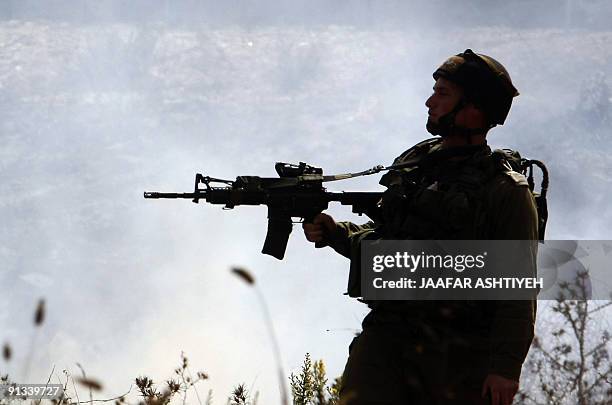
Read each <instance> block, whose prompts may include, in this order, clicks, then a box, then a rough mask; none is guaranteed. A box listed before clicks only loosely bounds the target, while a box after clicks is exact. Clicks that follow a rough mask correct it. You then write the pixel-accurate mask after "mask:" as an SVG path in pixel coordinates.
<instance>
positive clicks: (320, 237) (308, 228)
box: [302, 214, 374, 259]
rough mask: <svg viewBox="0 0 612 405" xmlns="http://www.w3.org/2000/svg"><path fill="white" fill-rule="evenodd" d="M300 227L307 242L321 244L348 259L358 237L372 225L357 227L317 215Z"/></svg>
mask: <svg viewBox="0 0 612 405" xmlns="http://www.w3.org/2000/svg"><path fill="white" fill-rule="evenodd" d="M302 227H303V228H304V235H305V236H306V239H307V240H309V241H310V242H322V243H324V244H325V245H327V246H330V247H331V248H333V249H334V250H335V251H336V252H338V253H339V254H341V255H342V256H344V257H346V258H349V259H350V258H351V255H352V253H351V252H352V251H354V250H355V245H356V244H357V243H358V242H357V240H358V239H359V238H358V237H359V235H362V234H364V233H365V232H368V231H370V230H371V229H372V228H373V227H374V223H373V222H368V223H366V224H363V225H357V224H354V223H352V222H348V221H345V222H335V221H334V219H333V218H332V217H331V216H329V215H327V214H319V215H317V216H316V217H315V218H314V220H313V222H312V223H310V224H308V223H304V224H303V225H302Z"/></svg>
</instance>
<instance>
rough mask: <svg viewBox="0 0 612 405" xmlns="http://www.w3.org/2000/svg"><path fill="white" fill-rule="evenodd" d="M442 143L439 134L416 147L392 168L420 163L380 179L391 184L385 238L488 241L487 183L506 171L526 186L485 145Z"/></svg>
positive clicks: (385, 203)
mask: <svg viewBox="0 0 612 405" xmlns="http://www.w3.org/2000/svg"><path fill="white" fill-rule="evenodd" d="M440 147H441V139H440V138H433V139H429V140H426V141H423V142H421V143H419V144H417V145H415V146H414V147H413V148H411V149H409V150H408V151H406V152H404V153H403V154H402V155H400V156H399V157H398V158H397V159H396V160H395V161H394V166H401V165H402V163H404V162H417V163H416V164H412V165H410V166H408V167H404V168H401V169H398V170H392V171H390V172H388V173H387V174H385V175H384V176H383V177H382V179H381V180H380V184H381V185H383V186H385V187H387V191H385V193H384V194H383V199H382V202H381V225H380V227H379V229H378V231H379V233H380V234H381V236H382V237H383V238H384V239H446V240H449V239H463V240H467V239H489V236H488V235H487V234H486V226H485V225H486V217H487V213H486V212H485V210H484V208H483V199H484V196H483V192H484V187H485V185H486V184H487V183H488V182H489V181H491V180H492V179H493V178H494V177H495V176H498V175H500V174H502V173H503V174H504V175H506V176H508V177H509V178H510V179H511V180H512V181H513V182H514V183H516V184H517V185H525V186H526V185H528V183H527V181H526V179H525V178H524V177H523V176H522V175H520V174H518V173H516V172H514V171H513V170H512V168H511V167H510V165H509V164H507V162H506V160H505V159H503V158H499V157H498V155H497V152H496V153H495V154H493V153H492V152H491V149H490V148H489V147H488V146H487V145H476V146H472V145H470V146H467V147H461V148H453V149H448V150H443V149H441V148H440Z"/></svg>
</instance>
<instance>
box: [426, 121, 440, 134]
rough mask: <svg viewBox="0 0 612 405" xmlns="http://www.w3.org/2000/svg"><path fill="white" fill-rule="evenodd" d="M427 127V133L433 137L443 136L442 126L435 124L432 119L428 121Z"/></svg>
mask: <svg viewBox="0 0 612 405" xmlns="http://www.w3.org/2000/svg"><path fill="white" fill-rule="evenodd" d="M425 127H426V128H427V132H429V133H430V134H432V135H441V134H442V127H441V126H440V124H438V123H437V122H433V121H432V120H431V118H428V119H427V125H426V126H425Z"/></svg>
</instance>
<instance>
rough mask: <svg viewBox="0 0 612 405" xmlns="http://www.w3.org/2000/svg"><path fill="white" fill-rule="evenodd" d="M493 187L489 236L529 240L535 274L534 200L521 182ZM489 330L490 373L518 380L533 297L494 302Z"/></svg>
mask: <svg viewBox="0 0 612 405" xmlns="http://www.w3.org/2000/svg"><path fill="white" fill-rule="evenodd" d="M504 183H505V184H504ZM504 183H502V184H501V185H500V187H498V188H497V190H495V192H494V194H493V198H492V201H491V206H490V208H491V209H490V210H489V212H491V213H493V214H492V215H491V217H492V218H491V222H490V224H491V228H490V239H493V240H533V241H534V242H533V243H532V244H529V251H528V252H525V254H526V256H527V257H526V263H527V264H526V265H528V266H531V267H532V269H531V270H530V273H531V274H533V276H534V277H535V274H536V260H537V239H538V229H537V228H538V225H537V224H538V219H537V218H538V217H537V210H536V207H535V201H534V198H533V196H532V194H531V191H530V190H529V188H528V187H527V186H525V185H517V184H508V183H506V182H504ZM494 305H495V308H494V318H493V323H492V329H491V336H490V337H491V339H490V341H491V368H490V373H492V374H498V375H501V376H504V377H506V378H510V379H512V380H515V381H518V380H519V377H520V374H521V367H522V365H523V362H524V361H525V357H526V356H527V352H528V351H529V346H530V345H531V341H532V340H533V336H534V325H535V315H536V300H528V301H496V302H495V304H494Z"/></svg>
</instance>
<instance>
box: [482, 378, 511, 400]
mask: <svg viewBox="0 0 612 405" xmlns="http://www.w3.org/2000/svg"><path fill="white" fill-rule="evenodd" d="M517 391H518V383H517V382H516V381H513V380H510V379H508V378H505V377H502V376H500V375H496V374H489V375H488V376H487V378H486V379H485V381H484V384H483V385H482V396H483V397H484V396H485V395H486V394H487V393H488V392H490V394H491V404H492V405H512V399H513V398H514V394H516V392H517Z"/></svg>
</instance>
